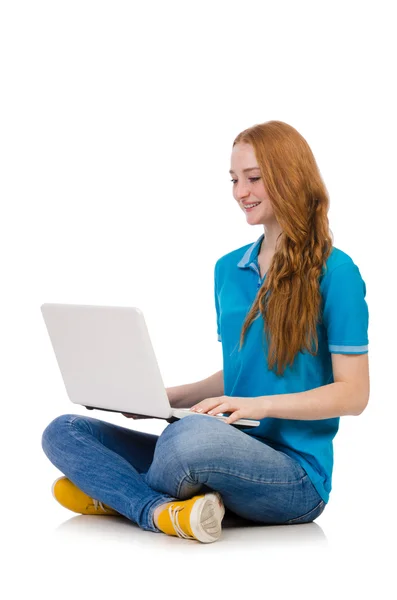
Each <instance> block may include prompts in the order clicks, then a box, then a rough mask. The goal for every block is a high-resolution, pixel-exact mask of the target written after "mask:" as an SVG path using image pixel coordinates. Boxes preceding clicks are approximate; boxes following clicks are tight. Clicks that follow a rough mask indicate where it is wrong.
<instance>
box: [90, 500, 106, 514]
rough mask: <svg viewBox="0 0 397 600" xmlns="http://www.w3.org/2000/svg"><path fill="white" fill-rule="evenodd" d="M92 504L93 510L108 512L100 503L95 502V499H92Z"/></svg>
mask: <svg viewBox="0 0 397 600" xmlns="http://www.w3.org/2000/svg"><path fill="white" fill-rule="evenodd" d="M92 500H93V502H94V508H95V510H98V508H101V509H102V510H103V511H105V512H108V511H107V510H106V508H105V507H104V506H103V504H102V502H100V501H99V500H95V498H93V499H92Z"/></svg>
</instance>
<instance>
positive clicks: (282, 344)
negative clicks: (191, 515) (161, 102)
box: [233, 121, 333, 375]
mask: <svg viewBox="0 0 397 600" xmlns="http://www.w3.org/2000/svg"><path fill="white" fill-rule="evenodd" d="M237 143H248V144H251V146H253V148H254V151H255V156H256V159H257V162H258V166H259V169H260V171H261V175H262V179H263V182H264V185H265V188H266V191H267V193H268V196H269V199H270V201H271V204H272V207H273V211H274V215H275V218H276V219H277V221H278V223H279V225H280V227H281V228H282V230H283V232H282V234H281V235H280V236H279V239H278V240H277V247H276V251H275V253H274V255H273V258H272V262H271V264H270V267H269V269H268V271H267V275H266V279H265V281H264V283H263V284H262V286H261V288H260V289H259V291H258V294H257V296H256V298H255V301H254V303H253V304H252V306H251V308H250V310H249V312H248V314H247V317H246V319H245V322H244V324H243V327H242V330H241V335H240V350H241V348H242V346H243V343H244V337H245V334H246V331H247V329H248V328H249V327H250V325H251V323H252V322H253V321H254V320H256V319H257V318H259V316H260V314H262V317H263V320H264V323H265V328H264V333H266V338H267V342H268V348H269V351H268V357H267V364H268V368H269V369H270V370H274V368H275V366H276V367H277V375H282V374H283V372H284V370H285V368H286V366H287V365H288V364H289V365H291V366H292V364H293V362H294V358H295V356H296V354H297V353H298V352H299V351H300V350H303V349H307V350H308V352H310V354H311V355H312V356H314V355H315V354H317V351H318V337H317V331H316V325H317V323H318V322H319V321H321V314H320V311H321V293H320V287H319V277H320V275H321V272H322V268H323V266H325V261H326V260H327V258H328V256H329V255H330V253H331V251H332V245H333V235H332V232H331V231H330V229H329V223H328V216H327V213H328V210H329V196H328V192H327V189H326V187H325V184H324V182H323V180H322V177H321V175H320V171H319V169H318V166H317V163H316V160H315V158H314V155H313V153H312V151H311V149H310V146H309V144H308V143H307V142H306V140H305V139H304V138H303V137H302V135H301V134H300V133H299V132H298V131H297V130H296V129H294V128H293V127H291V125H287V123H283V122H282V121H268V122H267V123H262V124H259V125H254V126H253V127H250V128H249V129H245V130H244V131H242V132H241V133H239V134H238V136H237V137H236V138H235V140H234V142H233V146H234V145H235V144H237ZM313 344H314V349H313V348H312V345H313Z"/></svg>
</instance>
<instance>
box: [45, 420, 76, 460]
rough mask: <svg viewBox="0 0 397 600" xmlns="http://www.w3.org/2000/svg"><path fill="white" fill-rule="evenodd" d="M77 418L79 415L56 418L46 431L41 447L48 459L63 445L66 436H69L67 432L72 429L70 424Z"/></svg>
mask: <svg viewBox="0 0 397 600" xmlns="http://www.w3.org/2000/svg"><path fill="white" fill-rule="evenodd" d="M76 416H77V415H61V416H59V417H56V418H55V419H54V420H53V421H51V423H50V424H49V425H47V427H46V428H45V429H44V431H43V434H42V436H41V447H42V448H43V450H44V452H45V454H46V455H47V456H48V457H49V455H51V454H52V452H53V450H54V449H55V448H56V447H58V446H59V445H60V444H62V439H63V438H64V437H65V434H67V430H68V429H69V428H70V424H71V422H72V421H73V419H75V418H76Z"/></svg>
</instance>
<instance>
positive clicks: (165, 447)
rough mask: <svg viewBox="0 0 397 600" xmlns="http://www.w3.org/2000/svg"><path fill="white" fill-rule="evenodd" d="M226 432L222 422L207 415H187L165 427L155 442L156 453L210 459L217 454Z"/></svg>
mask: <svg viewBox="0 0 397 600" xmlns="http://www.w3.org/2000/svg"><path fill="white" fill-rule="evenodd" d="M226 430H227V426H226V424H225V423H223V421H219V420H218V419H214V418H213V417H211V416H209V415H201V416H196V415H189V416H187V417H183V419H180V420H179V421H175V422H174V423H172V424H171V425H169V426H168V427H166V429H165V430H164V431H163V433H162V434H161V435H160V437H159V439H158V441H157V445H156V451H157V452H159V451H160V452H164V453H165V454H169V453H171V454H172V455H174V456H175V455H176V456H178V457H179V458H182V457H183V458H186V459H192V458H194V456H195V455H198V456H200V457H201V458H202V457H203V456H208V457H210V456H213V455H214V454H216V453H217V452H218V450H219V444H220V443H221V440H222V437H223V436H222V433H224V434H225V433H226Z"/></svg>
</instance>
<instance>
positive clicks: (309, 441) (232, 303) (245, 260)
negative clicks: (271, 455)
mask: <svg viewBox="0 0 397 600" xmlns="http://www.w3.org/2000/svg"><path fill="white" fill-rule="evenodd" d="M263 238H264V234H262V235H261V236H260V238H259V239H258V240H257V241H256V242H254V243H253V244H248V245H246V246H243V247H241V248H238V249H237V250H234V251H233V252H229V253H228V254H226V255H224V256H222V257H221V258H219V259H218V260H217V262H216V264H215V270H214V274H215V307H216V316H217V326H218V340H219V341H220V342H222V354H223V376H224V393H225V396H242V397H255V396H265V395H266V396H267V395H273V394H290V393H295V392H303V391H306V390H310V389H313V388H317V387H320V386H323V385H327V384H329V383H333V382H334V379H333V373H332V362H331V354H332V353H336V354H364V353H367V352H368V306H367V303H366V301H365V294H366V286H365V282H364V280H363V279H362V277H361V274H360V271H359V269H358V267H357V266H356V265H355V264H354V262H353V260H352V259H351V258H350V256H348V255H347V254H346V253H345V252H343V251H342V250H339V249H338V248H335V247H333V248H332V252H331V254H330V256H329V257H328V260H327V262H326V266H327V269H324V268H323V270H322V274H321V276H320V279H319V281H320V291H321V295H322V313H323V323H321V324H317V334H318V353H317V355H316V356H312V355H311V354H309V353H308V352H307V351H306V350H305V351H304V352H302V351H300V352H298V354H297V355H296V357H295V361H294V363H293V365H292V367H291V366H287V368H286V369H285V372H284V374H283V375H281V376H278V375H276V374H275V373H274V372H272V371H270V370H269V369H268V366H267V351H268V345H267V340H266V336H263V329H264V321H263V317H262V315H260V316H259V317H258V318H257V319H256V320H255V321H254V322H253V323H252V324H251V326H250V328H249V329H248V330H247V332H246V337H245V341H244V345H243V347H242V349H241V351H240V352H238V348H239V343H240V342H239V340H240V333H241V329H242V326H243V322H244V320H245V317H246V315H247V313H248V311H249V309H250V308H251V306H252V303H253V301H254V299H255V297H256V294H257V292H258V289H259V287H260V286H261V284H262V283H263V282H264V280H265V277H266V275H265V277H263V279H261V276H260V270H259V264H258V253H259V249H260V245H261V242H262V240H263ZM338 427H339V417H338V418H332V419H320V420H297V419H296V420H293V419H275V418H265V419H262V420H261V421H260V425H258V426H257V427H249V428H244V429H242V431H244V432H245V433H247V434H248V435H252V436H253V437H255V438H257V439H258V440H260V441H262V442H265V443H266V444H268V445H269V446H271V447H272V448H274V449H276V450H281V451H282V452H284V453H285V454H288V455H289V456H291V457H293V458H295V459H296V460H297V461H298V462H299V463H300V464H301V466H302V467H303V469H304V470H305V471H306V473H307V475H308V476H309V478H310V480H311V481H312V483H313V485H314V486H315V488H316V490H317V491H318V493H319V495H320V496H321V498H322V499H323V500H324V502H328V500H329V494H330V491H331V476H332V469H333V446H332V440H333V438H334V437H335V434H336V433H337V431H338Z"/></svg>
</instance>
